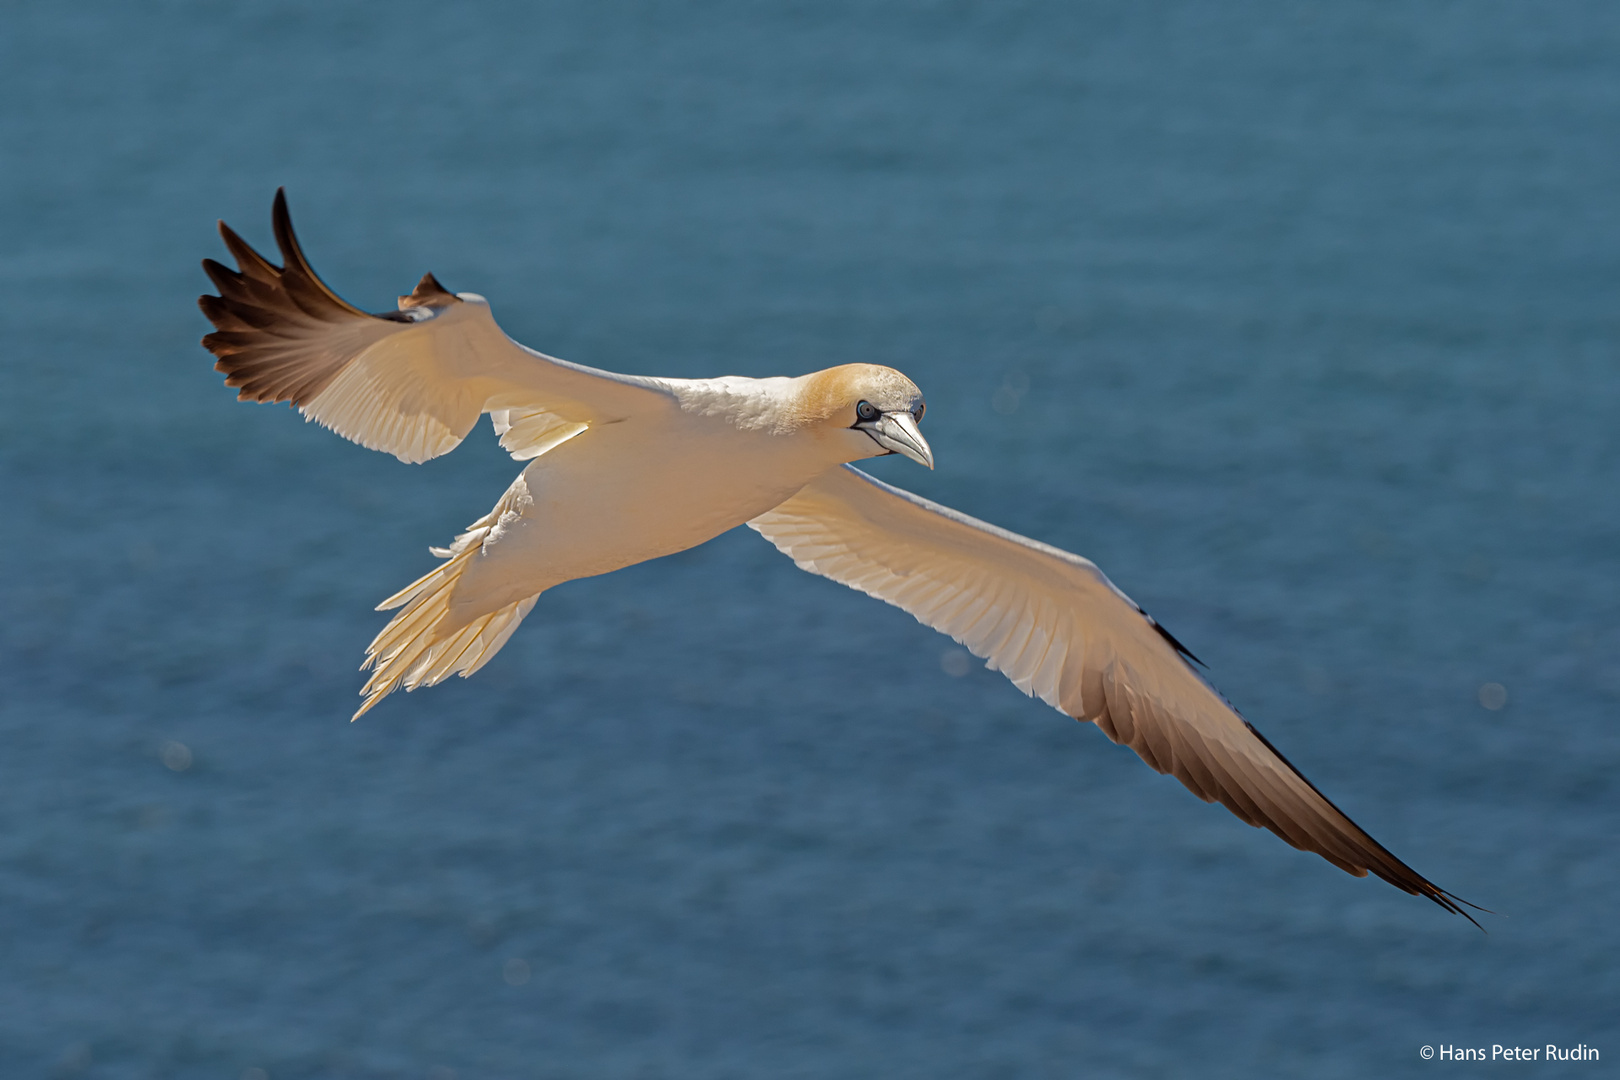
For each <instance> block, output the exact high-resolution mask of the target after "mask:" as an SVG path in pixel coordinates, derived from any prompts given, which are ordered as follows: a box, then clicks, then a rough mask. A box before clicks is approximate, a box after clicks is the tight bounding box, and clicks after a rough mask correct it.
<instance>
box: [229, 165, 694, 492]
mask: <svg viewBox="0 0 1620 1080" xmlns="http://www.w3.org/2000/svg"><path fill="white" fill-rule="evenodd" d="M272 222H273V224H274V228H275V237H276V245H277V246H278V247H279V248H280V249H281V257H282V262H283V264H284V265H282V266H279V267H278V266H274V265H272V264H271V263H270V262H269V261H268V260H266V259H265V258H264V257H263V256H262V255H260V254H259V253H258V252H256V251H254V250H253V248H251V247H249V246H248V244H247V243H246V242H245V241H243V240H242V238H241V237H239V236H237V235H236V233H234V232H232V231H231V230H230V229H229V228H228V227H227V226H226V225H225V223H224V222H220V226H219V231H220V235H221V236H223V237H224V238H225V245H226V247H228V248H229V249H230V252H231V254H232V255H233V256H235V258H236V262H237V266H238V269H236V270H232V269H230V268H229V267H227V266H224V265H222V264H220V263H217V262H215V261H214V260H212V259H205V260H204V261H203V269H204V270H206V271H207V273H208V276H209V277H210V278H212V279H213V282H214V285H215V287H216V288H218V289H219V295H218V296H202V297H200V298H199V299H198V304H199V305H200V306H201V307H202V310H203V314H204V315H206V316H208V319H209V321H210V322H212V323H213V324H214V328H215V329H214V332H213V333H212V334H209V335H208V336H207V337H205V338H203V345H204V346H205V347H207V349H208V350H209V351H210V352H212V353H213V354H214V355H215V356H216V357H218V362H217V363H216V364H215V365H214V366H215V367H216V368H217V369H218V370H220V371H223V372H224V373H225V375H226V379H225V384H226V385H227V386H233V387H237V388H238V394H237V397H238V398H240V399H241V400H243V401H263V402H277V401H285V402H289V403H290V404H292V405H294V406H296V407H297V408H298V409H299V410H300V411H301V412H302V413H303V414H304V416H305V418H306V419H308V420H314V421H315V422H317V423H319V424H323V425H325V426H326V427H329V428H331V429H332V430H334V431H336V432H337V433H338V434H340V435H342V436H344V437H345V438H348V439H352V440H354V441H355V442H357V443H360V444H361V445H362V446H367V447H370V448H371V449H373V450H384V451H387V452H388V453H390V454H393V455H394V456H396V457H398V458H400V459H401V460H403V461H410V462H416V461H426V460H427V459H428V458H433V457H438V456H439V455H440V454H444V453H448V452H449V451H451V450H453V449H455V447H456V445H457V444H459V443H460V442H461V440H462V439H463V438H465V437H466V435H467V432H469V431H471V430H472V427H473V425H474V424H475V423H477V422H478V417H479V416H480V415H481V414H482V413H485V412H488V413H490V414H491V419H492V420H493V421H494V424H495V430H496V433H497V434H498V435H500V436H501V445H502V446H504V447H506V448H507V450H509V451H510V452H511V453H512V456H513V457H516V458H518V459H520V460H524V459H527V458H532V457H537V456H539V455H540V454H543V453H545V452H546V451H547V450H549V449H551V448H552V447H554V446H556V445H558V444H559V443H562V442H565V441H566V440H568V439H570V438H572V437H574V436H575V435H578V434H580V433H581V432H583V431H584V430H586V428H588V427H589V426H590V425H592V424H596V423H602V422H608V421H615V420H621V419H624V418H626V417H628V416H631V415H635V414H637V413H639V412H647V411H649V410H654V409H663V408H669V407H672V402H671V399H670V398H669V395H668V394H667V393H666V392H665V391H664V390H663V389H662V388H661V387H660V384H658V383H657V382H656V381H655V380H652V379H640V378H636V377H634V376H629V375H615V374H613V373H611V372H606V371H597V370H595V369H593V368H587V367H582V366H580V365H578V364H570V363H568V362H566V361H563V360H557V359H554V358H552V357H549V356H545V355H542V354H541V353H537V352H535V351H533V350H532V349H527V348H525V347H523V346H522V345H519V344H518V343H517V342H515V341H513V340H512V339H511V338H509V337H507V336H506V335H505V334H504V333H503V332H502V331H501V328H500V327H499V326H497V325H496V324H495V320H494V318H493V316H491V314H490V310H489V305H488V304H487V303H486V302H485V301H484V299H483V298H482V297H480V296H475V295H473V294H472V293H463V294H460V295H457V294H454V293H451V292H448V291H447V290H446V289H445V288H444V287H443V286H441V285H440V284H439V283H438V282H437V281H436V280H434V278H433V275H431V274H428V275H425V276H424V277H423V278H422V281H421V283H420V284H418V285H417V286H416V289H415V290H414V291H413V292H412V293H411V294H410V295H409V296H402V297H400V300H399V310H398V311H390V312H386V313H383V314H377V315H373V314H368V313H367V312H364V311H361V310H360V309H359V308H357V307H354V306H353V305H352V304H349V303H348V302H347V301H345V300H343V298H341V297H340V296H338V295H337V293H335V292H333V291H332V290H331V289H330V288H328V287H327V286H326V284H325V283H324V282H322V281H321V279H320V278H318V277H317V276H316V275H315V271H314V270H313V269H311V268H310V265H309V261H308V260H307V259H306V258H305V257H304V253H303V251H302V250H301V249H300V248H299V246H298V238H297V237H296V236H295V235H294V234H293V228H292V221H291V219H290V218H289V217H288V214H287V200H286V197H285V195H284V194H283V193H282V192H280V191H278V192H276V200H275V206H274V209H273V212H272Z"/></svg>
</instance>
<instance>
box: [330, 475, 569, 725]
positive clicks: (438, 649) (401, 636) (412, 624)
mask: <svg viewBox="0 0 1620 1080" xmlns="http://www.w3.org/2000/svg"><path fill="white" fill-rule="evenodd" d="M513 487H514V489H515V488H518V487H521V478H520V480H519V483H518V484H515V485H513ZM512 496H513V493H512V492H508V493H507V497H506V498H503V499H502V500H501V501H500V503H498V504H497V505H496V507H495V509H493V510H491V511H490V512H489V513H488V514H486V515H485V516H484V517H482V518H479V519H478V520H477V521H475V522H473V524H472V525H471V526H470V527H469V528H468V530H467V531H466V532H464V533H462V534H461V535H460V536H458V537H456V539H455V543H453V544H451V545H450V546H449V547H448V548H433V549H431V550H432V552H433V554H435V555H437V556H438V557H439V558H441V559H444V560H445V561H444V563H443V564H441V565H440V566H438V567H436V568H435V569H434V570H432V571H430V572H429V573H427V574H424V575H422V576H421V577H419V578H417V579H416V580H415V581H413V582H411V583H410V584H409V585H407V586H405V587H404V588H403V589H401V590H400V591H399V592H397V593H395V594H394V595H393V596H390V597H389V598H388V599H386V600H384V601H383V602H382V603H380V604H378V605H377V610H378V611H388V610H391V609H393V608H400V609H401V610H400V612H399V614H397V615H395V616H394V617H393V619H392V620H390V621H389V623H388V625H387V626H385V627H383V629H382V633H380V634H378V635H377V636H376V637H375V638H373V639H372V642H371V644H370V645H368V646H367V647H366V660H365V663H363V664H361V665H360V670H361V671H365V670H366V669H367V668H374V669H375V670H373V671H372V673H371V677H370V678H369V679H367V680H366V685H365V686H364V687H362V688H361V690H360V695H361V696H362V697H364V698H365V699H366V700H365V702H364V703H363V704H362V705H361V706H360V710H359V711H358V712H356V713H355V714H354V717H353V719H355V720H358V719H360V717H361V716H363V715H365V713H366V712H367V711H368V710H369V709H370V708H371V707H372V706H373V705H375V704H377V702H379V701H381V700H382V699H383V698H385V697H387V696H388V695H389V694H391V693H393V692H394V691H395V690H398V689H399V688H400V687H402V686H403V687H404V688H405V690H406V691H407V692H409V691H411V690H415V689H416V688H417V687H418V686H433V685H435V684H437V683H441V682H443V681H444V680H445V679H448V678H449V677H450V676H451V675H460V676H461V677H462V678H466V677H467V676H468V675H471V674H472V673H473V672H475V671H477V670H478V669H479V668H481V667H483V666H484V665H485V664H487V663H489V661H490V659H491V658H493V657H494V655H495V654H496V653H498V652H500V651H501V646H502V645H505V644H506V639H507V638H509V637H511V636H512V631H514V630H516V629H517V628H518V624H519V623H521V622H522V621H523V617H524V616H525V615H527V614H528V613H529V612H530V611H531V610H532V609H533V608H534V602H535V601H536V600H538V599H539V598H540V597H539V594H538V593H536V594H535V595H534V596H531V597H529V598H528V599H526V600H518V601H515V602H513V603H510V604H507V605H506V606H505V607H503V608H500V609H498V610H496V611H492V612H490V613H489V614H487V615H480V616H479V617H478V618H476V619H473V620H472V621H471V622H468V623H465V624H460V625H454V624H448V623H449V620H448V615H449V613H450V595H451V593H452V592H454V591H455V587H456V582H457V581H458V580H459V579H460V577H461V573H462V571H463V570H465V569H466V567H467V564H468V563H469V562H470V561H471V560H473V559H475V558H477V557H478V555H479V554H480V553H481V552H482V551H483V548H484V541H485V539H486V538H487V537H488V536H489V534H490V532H491V531H492V530H494V529H496V528H498V527H499V525H500V524H501V521H502V516H503V514H506V513H511V512H512V509H513V508H512V507H511V506H509V505H508V503H509V502H510V501H511V500H512Z"/></svg>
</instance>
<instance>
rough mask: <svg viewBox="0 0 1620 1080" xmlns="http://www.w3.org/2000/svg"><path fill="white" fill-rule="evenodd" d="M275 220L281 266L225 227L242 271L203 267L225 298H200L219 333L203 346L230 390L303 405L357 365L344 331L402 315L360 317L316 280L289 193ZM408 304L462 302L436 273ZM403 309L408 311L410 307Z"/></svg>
mask: <svg viewBox="0 0 1620 1080" xmlns="http://www.w3.org/2000/svg"><path fill="white" fill-rule="evenodd" d="M270 219H271V225H272V227H273V229H274V232H275V237H276V246H277V247H279V248H280V249H281V258H282V263H283V265H282V266H276V265H274V264H273V263H271V262H270V261H269V260H268V259H266V258H265V257H264V256H263V255H261V254H259V253H258V252H257V251H255V250H254V249H253V247H252V246H251V245H250V244H248V242H247V241H245V240H243V239H242V238H241V237H240V236H238V235H237V234H236V232H235V231H234V230H233V229H231V227H230V226H228V225H226V224H225V223H224V222H223V221H222V222H220V223H219V235H220V237H221V238H222V239H223V240H224V241H225V247H226V248H227V249H228V250H229V251H230V253H231V255H232V257H234V258H235V260H236V264H237V269H235V270H232V269H231V268H230V267H228V266H225V265H223V264H222V263H218V262H215V261H214V260H213V259H204V260H203V271H204V272H205V273H206V274H207V275H208V278H209V280H210V281H212V282H213V283H214V287H215V288H216V289H218V290H219V295H218V296H209V295H204V296H200V297H198V298H197V305H198V307H200V308H201V309H202V313H203V314H204V315H205V316H207V318H208V321H209V322H211V323H213V324H214V332H213V333H212V334H209V335H208V336H206V337H204V338H203V339H202V343H203V347H204V348H206V349H207V350H208V351H209V352H211V353H213V354H214V356H215V357H216V363H215V364H214V368H215V370H217V371H222V372H224V373H225V385H226V386H230V387H234V388H236V389H237V391H238V393H237V397H238V398H239V399H240V400H243V401H263V402H274V401H285V402H288V403H290V404H292V405H295V406H304V405H307V404H309V403H310V402H311V401H312V400H314V398H315V397H316V396H318V395H319V394H320V393H321V391H322V390H324V389H326V387H327V386H328V385H330V383H331V382H332V380H333V379H334V378H336V377H337V375H338V373H339V372H341V371H342V370H343V368H344V367H345V366H346V365H347V364H348V363H349V362H350V361H351V360H352V359H354V355H355V354H354V353H351V352H349V351H348V350H345V349H334V348H332V347H330V345H329V344H328V341H329V340H330V339H331V338H332V337H333V336H334V335H338V336H339V337H340V339H341V332H342V331H343V329H344V328H345V327H346V326H348V327H352V326H353V325H354V321H355V320H363V321H365V322H368V323H371V322H373V320H377V321H397V320H398V316H397V314H396V313H395V312H389V313H388V314H387V315H386V316H380V317H379V316H377V315H371V314H368V313H366V312H364V311H361V310H360V309H359V308H357V307H355V306H354V305H353V304H350V303H349V302H348V301H346V300H344V299H343V298H342V297H341V296H339V295H338V294H337V293H335V292H333V291H332V290H331V289H330V288H328V287H327V285H326V283H325V282H323V281H322V280H321V279H320V277H319V276H317V275H316V273H315V270H314V268H313V267H311V266H310V264H309V260H308V259H307V258H306V257H305V256H304V251H303V248H302V247H300V246H299V243H298V234H297V233H295V232H294V231H293V226H292V217H291V215H290V214H289V213H288V211H287V194H286V190H285V189H277V191H276V198H275V202H274V204H273V206H272V208H271V213H270ZM405 299H407V300H410V301H411V302H412V303H411V306H428V307H442V306H444V305H446V304H449V303H453V302H457V301H456V297H455V296H454V294H452V293H450V292H449V291H448V290H447V289H445V288H444V286H442V285H440V284H439V283H438V281H437V280H436V279H434V277H433V275H431V274H428V275H427V276H425V277H424V278H423V279H422V282H421V283H420V284H418V285H417V287H416V290H415V292H413V293H412V294H411V296H410V297H408V298H405ZM400 306H401V307H402V308H403V307H405V306H407V305H406V303H405V302H404V300H402V302H401V305H400ZM406 321H408V320H406Z"/></svg>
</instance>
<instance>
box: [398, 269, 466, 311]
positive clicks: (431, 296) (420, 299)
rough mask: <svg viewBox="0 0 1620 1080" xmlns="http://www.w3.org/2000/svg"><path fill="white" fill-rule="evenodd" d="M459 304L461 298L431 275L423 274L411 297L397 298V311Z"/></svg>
mask: <svg viewBox="0 0 1620 1080" xmlns="http://www.w3.org/2000/svg"><path fill="white" fill-rule="evenodd" d="M459 303H461V297H459V296H457V295H456V294H455V293H453V292H451V291H450V290H449V289H447V288H445V287H444V286H443V285H440V284H439V279H438V278H436V277H434V276H433V275H432V274H423V275H422V280H421V281H418V282H417V283H416V288H414V289H412V290H411V295H409V296H402V297H400V298H399V310H401V311H404V310H405V309H407V308H414V307H430V308H437V307H445V306H446V305H448V304H459Z"/></svg>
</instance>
